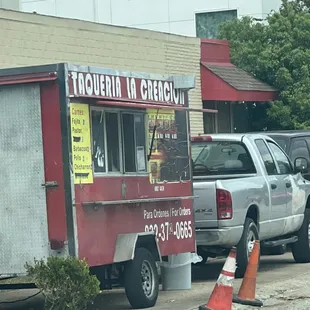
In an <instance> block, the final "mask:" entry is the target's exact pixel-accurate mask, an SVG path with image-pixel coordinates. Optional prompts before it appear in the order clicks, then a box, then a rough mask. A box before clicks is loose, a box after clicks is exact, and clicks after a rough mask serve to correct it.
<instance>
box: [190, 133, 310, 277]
mask: <svg viewBox="0 0 310 310" xmlns="http://www.w3.org/2000/svg"><path fill="white" fill-rule="evenodd" d="M192 160H193V188H194V195H195V196H197V197H196V199H195V200H194V208H195V226H196V242H197V252H198V254H199V255H201V256H202V257H203V258H205V259H207V257H215V256H221V255H223V254H225V253H226V252H228V251H229V249H230V248H231V247H232V246H237V266H238V269H237V273H236V275H237V277H243V275H244V273H245V270H246V267H247V264H248V258H249V254H250V253H251V251H252V246H253V241H254V240H261V246H262V247H269V248H270V247H276V246H280V245H283V244H292V253H293V256H294V258H295V261H296V262H299V263H307V262H310V243H309V232H310V213H309V212H310V198H309V197H310V183H309V182H308V181H306V180H305V179H304V178H303V177H302V175H301V172H302V171H303V170H305V169H307V168H308V161H307V160H306V159H305V158H303V157H298V158H296V159H295V162H294V164H292V163H291V161H290V159H289V157H288V156H287V154H286V153H285V152H284V151H283V150H282V149H281V148H280V147H279V145H278V144H277V143H276V142H275V141H274V140H273V139H272V138H270V137H268V136H266V135H259V134H214V135H208V136H207V135H201V136H196V137H192Z"/></svg>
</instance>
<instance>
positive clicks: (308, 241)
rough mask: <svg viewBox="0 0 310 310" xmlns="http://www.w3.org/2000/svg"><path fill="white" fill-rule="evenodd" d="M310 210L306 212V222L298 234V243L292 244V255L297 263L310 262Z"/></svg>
mask: <svg viewBox="0 0 310 310" xmlns="http://www.w3.org/2000/svg"><path fill="white" fill-rule="evenodd" d="M309 229H310V209H306V210H305V216H304V221H303V223H302V225H301V227H300V229H299V231H298V233H297V237H298V241H297V242H295V243H293V244H292V254H293V257H294V260H295V262H296V263H309V262H310V231H309Z"/></svg>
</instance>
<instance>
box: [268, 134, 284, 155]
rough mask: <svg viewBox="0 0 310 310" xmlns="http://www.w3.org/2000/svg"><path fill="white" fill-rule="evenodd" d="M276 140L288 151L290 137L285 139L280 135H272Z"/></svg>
mask: <svg viewBox="0 0 310 310" xmlns="http://www.w3.org/2000/svg"><path fill="white" fill-rule="evenodd" d="M270 137H271V138H272V139H273V140H274V141H276V142H277V143H278V144H279V145H280V147H281V148H282V149H283V150H284V151H285V152H288V149H287V146H288V139H284V138H281V137H278V136H270Z"/></svg>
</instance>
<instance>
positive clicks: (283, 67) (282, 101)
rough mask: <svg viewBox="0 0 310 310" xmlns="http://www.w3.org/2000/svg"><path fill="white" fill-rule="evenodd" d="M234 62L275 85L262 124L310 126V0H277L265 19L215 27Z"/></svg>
mask: <svg viewBox="0 0 310 310" xmlns="http://www.w3.org/2000/svg"><path fill="white" fill-rule="evenodd" d="M219 37H220V38H221V39H227V40H229V41H230V45H231V59H232V62H233V63H234V64H235V65H237V66H238V67H240V68H242V69H244V70H246V71H248V72H251V73H252V74H253V75H254V76H256V77H257V78H258V79H260V80H262V81H264V82H266V83H269V84H270V85H272V86H274V87H275V88H277V89H278V90H279V98H278V100H276V101H274V102H271V104H270V107H269V109H268V111H267V115H268V117H269V121H270V122H269V124H271V125H270V127H269V128H268V129H308V128H310V68H309V66H310V0H304V1H301V0H293V1H288V0H283V1H282V5H281V8H280V10H279V11H278V12H271V13H270V14H269V16H268V17H267V19H266V21H262V22H257V21H256V20H254V19H253V18H250V17H243V18H242V19H235V20H232V21H228V22H226V23H224V24H222V25H221V26H220V30H219Z"/></svg>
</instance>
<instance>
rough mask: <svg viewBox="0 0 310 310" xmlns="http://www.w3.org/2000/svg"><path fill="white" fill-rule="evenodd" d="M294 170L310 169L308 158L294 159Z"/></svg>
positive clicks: (303, 170) (297, 171) (304, 170)
mask: <svg viewBox="0 0 310 310" xmlns="http://www.w3.org/2000/svg"><path fill="white" fill-rule="evenodd" d="M294 170H295V172H296V173H299V172H301V173H305V172H306V171H307V170H308V160H307V159H306V158H304V157H297V158H296V159H295V161H294Z"/></svg>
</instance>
